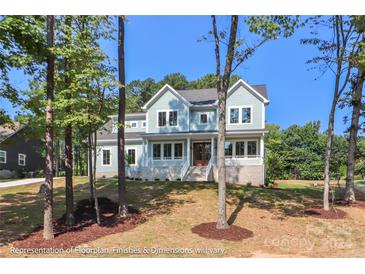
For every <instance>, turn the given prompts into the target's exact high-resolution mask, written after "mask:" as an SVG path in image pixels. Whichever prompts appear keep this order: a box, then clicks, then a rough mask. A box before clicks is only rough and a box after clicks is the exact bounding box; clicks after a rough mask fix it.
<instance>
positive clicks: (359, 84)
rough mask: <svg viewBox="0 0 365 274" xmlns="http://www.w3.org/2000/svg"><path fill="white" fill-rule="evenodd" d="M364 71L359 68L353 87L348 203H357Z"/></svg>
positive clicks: (347, 186)
mask: <svg viewBox="0 0 365 274" xmlns="http://www.w3.org/2000/svg"><path fill="white" fill-rule="evenodd" d="M364 76H365V73H364V71H363V70H362V69H361V68H359V69H358V74H357V77H356V80H355V83H354V85H353V89H354V90H353V93H352V106H353V109H352V118H351V127H350V135H349V148H348V155H347V177H346V188H345V200H346V201H348V202H354V201H356V198H355V183H354V173H355V155H356V143H357V132H358V129H359V119H360V112H361V108H362V103H361V99H362V89H363V85H364Z"/></svg>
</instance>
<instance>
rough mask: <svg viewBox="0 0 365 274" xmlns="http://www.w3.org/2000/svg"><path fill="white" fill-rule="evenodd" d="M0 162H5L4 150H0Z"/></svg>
mask: <svg viewBox="0 0 365 274" xmlns="http://www.w3.org/2000/svg"><path fill="white" fill-rule="evenodd" d="M0 163H1V164H6V151H5V150H0Z"/></svg>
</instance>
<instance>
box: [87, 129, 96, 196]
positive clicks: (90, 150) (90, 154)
mask: <svg viewBox="0 0 365 274" xmlns="http://www.w3.org/2000/svg"><path fill="white" fill-rule="evenodd" d="M87 144H88V148H87V149H88V173H89V174H88V175H89V187H90V200H94V176H93V173H94V169H93V166H94V165H93V145H92V133H91V129H90V130H89V134H88V136H87Z"/></svg>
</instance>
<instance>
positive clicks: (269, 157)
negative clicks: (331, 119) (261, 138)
mask: <svg viewBox="0 0 365 274" xmlns="http://www.w3.org/2000/svg"><path fill="white" fill-rule="evenodd" d="M266 129H267V130H268V133H267V134H266V135H265V147H266V155H265V163H266V177H267V181H268V182H270V181H273V180H275V179H308V180H318V179H322V177H323V169H324V163H323V153H324V147H325V140H326V134H325V133H321V132H320V131H319V129H320V123H319V122H318V121H315V122H310V123H307V124H305V125H303V126H298V125H293V126H290V127H289V128H287V129H285V130H282V129H280V127H279V126H277V125H267V127H266ZM346 151H347V141H346V139H345V138H344V137H343V136H334V141H333V153H332V157H331V166H330V172H331V177H332V178H337V177H338V176H341V175H343V172H344V170H343V166H344V165H345V163H346Z"/></svg>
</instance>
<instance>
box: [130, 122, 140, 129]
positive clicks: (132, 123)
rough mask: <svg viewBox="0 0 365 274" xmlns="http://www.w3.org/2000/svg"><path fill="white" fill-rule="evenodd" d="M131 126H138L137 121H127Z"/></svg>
mask: <svg viewBox="0 0 365 274" xmlns="http://www.w3.org/2000/svg"><path fill="white" fill-rule="evenodd" d="M129 125H130V127H131V128H136V127H137V126H138V123H137V122H136V121H133V122H130V123H129Z"/></svg>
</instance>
